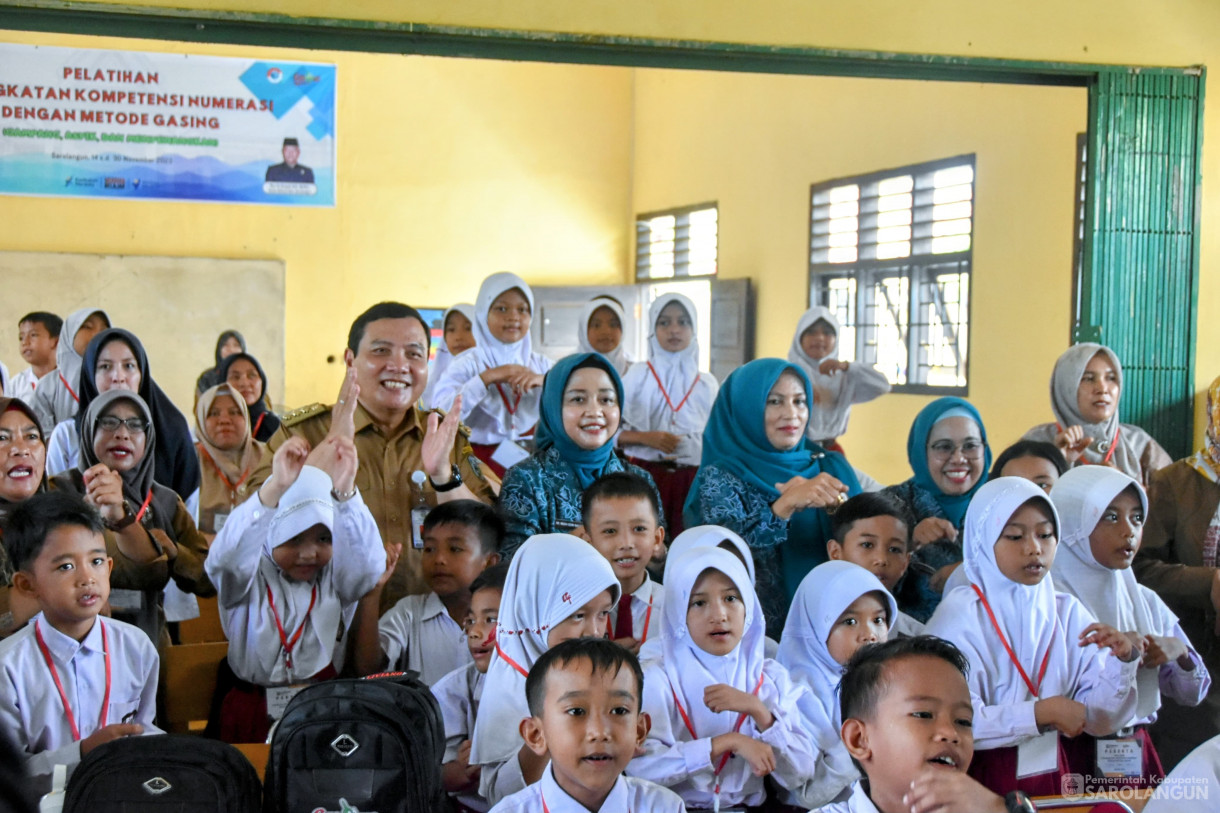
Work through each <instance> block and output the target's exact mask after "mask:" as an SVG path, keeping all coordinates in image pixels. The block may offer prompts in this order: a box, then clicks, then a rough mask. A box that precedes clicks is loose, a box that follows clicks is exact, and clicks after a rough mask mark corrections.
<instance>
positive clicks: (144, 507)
mask: <svg viewBox="0 0 1220 813" xmlns="http://www.w3.org/2000/svg"><path fill="white" fill-rule="evenodd" d="M150 503H152V487H151V486H150V487H149V489H148V496H146V497H145V498H144V502H142V503H140V510H139V511H137V512H136V522H139V521H140V520H142V519H144V514H145V513H147V512H148V506H149V504H150Z"/></svg>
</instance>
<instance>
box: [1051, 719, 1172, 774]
mask: <svg viewBox="0 0 1220 813" xmlns="http://www.w3.org/2000/svg"><path fill="white" fill-rule="evenodd" d="M1132 736H1134V737H1135V738H1136V739H1137V740H1139V741H1140V742H1141V743H1142V744H1143V752H1142V756H1143V761H1144V764H1143V767H1142V768H1141V775H1140V776H1130V777H1109V776H1102V775H1101V772H1100V771H1098V770H1097V738H1096V737H1092V736H1090V735H1088V734H1081V735H1080V736H1079V737H1073V738H1072V739H1070V740H1061V742H1062V743H1063V748H1064V750H1065V751H1066V752H1067V757H1068V767H1069V770H1070V771H1071V773H1078V774H1080V775H1081V776H1083V777H1085V782H1086V783H1087V784H1088V785H1090V786H1092V787H1091V789H1092V790H1120V789H1122V788H1155V787H1156V786H1157V785H1158V784H1160V782H1161V780H1163V779H1164V778H1165V769H1164V768H1163V767H1162V766H1161V757H1160V755H1159V754H1157V752H1156V746H1154V745H1153V744H1152V737H1151V736H1149V734H1148V727H1147V726H1142V725H1141V726H1136V727H1135V731H1134V732H1133V733H1132Z"/></svg>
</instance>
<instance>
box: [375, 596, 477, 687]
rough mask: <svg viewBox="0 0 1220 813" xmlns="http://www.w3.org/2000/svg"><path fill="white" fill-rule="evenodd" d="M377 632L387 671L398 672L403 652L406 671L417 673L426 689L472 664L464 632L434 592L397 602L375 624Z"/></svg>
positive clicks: (472, 660)
mask: <svg viewBox="0 0 1220 813" xmlns="http://www.w3.org/2000/svg"><path fill="white" fill-rule="evenodd" d="M377 633H378V637H379V638H380V639H381V651H382V652H384V653H385V656H386V660H387V661H388V662H389V668H390V669H391V670H396V669H398V664H399V663H400V661H401V659H402V656H403V653H406V656H407V662H406V667H407V669H410V670H411V671H413V672H418V673H419V679H420V680H422V681H423V682H424V683H426V684H428V685H429V686H431V685H432V684H434V683H436V682H437V681H438V680H440V679H441V678H443V677H444V676H445V675H447V674H449V673H450V672H452V671H453V670H454V669H457V668H459V667H462V666H465V665H467V664H471V663H474V659H473V658H471V657H470V647H468V646H467V645H466V633H465V632H463V631H462V627H461V626H460V625H459V624H458V623H457V622H456V621H454V620H453V619H452V618H451V617H450V616H449V611H448V610H446V609H445V605H444V603H443V602H442V601H441V599H440V596H438V595H437V594H436V593H427V594H426V595H416V596H406V597H404V598H402V599H399V601H398V603H397V604H395V605H394V606H393V607H391V608H390V609H389V610H387V611H386V614H385V615H383V616H382V617H381V620H380V621H378V622H377Z"/></svg>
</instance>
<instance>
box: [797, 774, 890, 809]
mask: <svg viewBox="0 0 1220 813" xmlns="http://www.w3.org/2000/svg"><path fill="white" fill-rule="evenodd" d="M813 813H881V811H879V810H878V809H877V806H876V805H875V804H873V800H872V799H870V798H868V794H867V793H865V791H864V785H863V783H861V782H858V781H857V782H856V783H854V784H853V785H852V786H851V795H850V796H848V797H847V798H846V799H844V800H843V801H841V802H832V803H830V804H828V805H822V806H821V807H819V808H816V810H814V811H813Z"/></svg>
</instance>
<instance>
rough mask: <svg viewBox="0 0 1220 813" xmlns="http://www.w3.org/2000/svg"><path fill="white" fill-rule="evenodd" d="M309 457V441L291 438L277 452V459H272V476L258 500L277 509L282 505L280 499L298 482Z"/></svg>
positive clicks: (261, 490) (264, 485) (260, 490)
mask: <svg viewBox="0 0 1220 813" xmlns="http://www.w3.org/2000/svg"><path fill="white" fill-rule="evenodd" d="M308 457H309V441H307V440H305V438H302V437H297V436H293V437H290V438H289V439H288V440H286V441H284V445H283V446H280V448H278V449H276V450H275V457H273V458H272V459H271V476H270V477H268V478H267V482H265V483H263V487H262V488H260V489H259V490H258V498H259V500H260V501H261V502H262V504H263V505H265V506H267V507H268V508H275V507H276V506H277V505H279V504H280V497H282V496H284V492H285V491H287V490H288V487H289V486H291V485H292V484H293V483H295V482H296V480H297V477H298V476H300V474H301V469H303V468H304V467H305V460H306V459H307V458H308Z"/></svg>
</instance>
